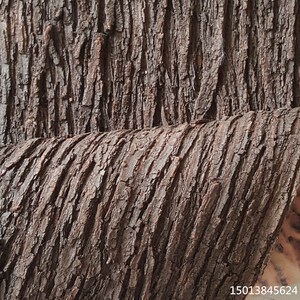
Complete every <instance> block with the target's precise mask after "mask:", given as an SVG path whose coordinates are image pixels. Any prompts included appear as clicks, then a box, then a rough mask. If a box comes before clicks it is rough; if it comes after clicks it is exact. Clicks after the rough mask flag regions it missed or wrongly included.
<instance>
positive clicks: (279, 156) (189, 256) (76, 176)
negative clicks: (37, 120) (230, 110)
mask: <svg viewBox="0 0 300 300" xmlns="http://www.w3.org/2000/svg"><path fill="white" fill-rule="evenodd" d="M199 123H200V122H198V123H191V124H182V125H180V126H177V127H161V128H153V129H148V130H137V131H128V130H127V131H124V130H120V131H112V132H109V133H97V134H84V135H78V136H76V137H73V138H67V139H64V138H59V139H57V138H56V139H54V138H52V139H33V140H29V141H27V142H24V143H21V144H19V145H16V146H6V147H2V148H1V149H0V151H1V156H0V157H1V161H0V166H1V171H0V174H1V191H0V194H1V199H2V200H1V228H2V242H1V243H2V251H1V259H0V262H1V272H2V273H1V276H2V283H1V287H0V295H1V298H2V299H8V300H10V299H13V300H15V299H24V297H25V298H26V299H233V298H234V299H241V298H242V297H240V298H239V297H234V296H231V295H230V291H231V290H230V287H231V286H235V285H253V284H254V283H255V282H256V280H257V277H258V275H259V273H260V270H261V269H262V266H263V265H264V264H265V263H266V259H267V257H268V253H269V250H270V247H271V245H272V244H273V243H274V240H275V238H276V237H277V235H278V232H279V229H280V225H281V223H282V221H283V216H284V212H286V210H287V209H288V206H289V203H290V200H291V199H292V195H293V194H295V190H296V184H297V183H298V182H299V179H300V173H299V165H300V159H299V153H298V151H297V150H296V149H295V145H298V144H299V143H300V136H299V134H298V132H299V129H300V110H299V109H292V110H282V109H281V110H277V111H274V112H273V113H268V112H259V113H254V112H250V113H247V114H245V115H243V116H235V117H230V118H226V119H223V120H222V121H215V122H209V123H204V124H199ZM249 248H250V249H251V251H249Z"/></svg>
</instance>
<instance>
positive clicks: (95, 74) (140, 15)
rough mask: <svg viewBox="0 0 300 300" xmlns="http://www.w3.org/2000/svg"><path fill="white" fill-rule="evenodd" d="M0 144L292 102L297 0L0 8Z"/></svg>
mask: <svg viewBox="0 0 300 300" xmlns="http://www.w3.org/2000/svg"><path fill="white" fill-rule="evenodd" d="M0 18H1V19H0V42H1V45H2V46H1V49H0V73H1V76H0V87H1V88H0V89H1V97H0V103H1V109H0V114H1V115H0V143H1V144H7V143H17V142H21V141H23V140H25V139H28V138H32V137H54V136H60V137H61V136H67V135H69V134H71V135H73V134H78V133H84V132H90V131H108V130H113V129H125V128H127V129H136V128H147V127H153V126H160V125H167V124H169V125H174V124H180V123H183V122H186V121H188V122H189V121H191V120H195V119H201V118H208V119H220V118H222V117H223V116H231V115H235V114H239V113H245V112H248V111H252V110H254V111H256V110H273V109H276V108H282V107H287V108H291V107H296V106H299V104H300V100H299V99H300V98H299V91H300V89H299V82H300V80H299V79H300V75H299V74H300V73H299V57H300V56H299V54H298V53H299V49H300V48H299V43H300V42H299V41H300V39H299V32H300V30H299V29H300V27H299V26H300V22H299V4H298V1H296V0H284V1H264V2H261V1H253V0H246V1H242V3H241V1H240V0H230V1H229V0H225V1H221V0H214V1H201V2H199V1H194V0H185V1H182V0H173V1H172V0H163V1H154V0H151V1H146V0H141V1H137V0H135V1H128V0H126V1H119V0H105V1H104V0H101V1H98V0H97V1H96V0H90V1H83V0H78V1H69V0H61V1H55V0H52V1H43V0H29V1H21V0H16V1H10V0H3V1H1V4H0Z"/></svg>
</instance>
